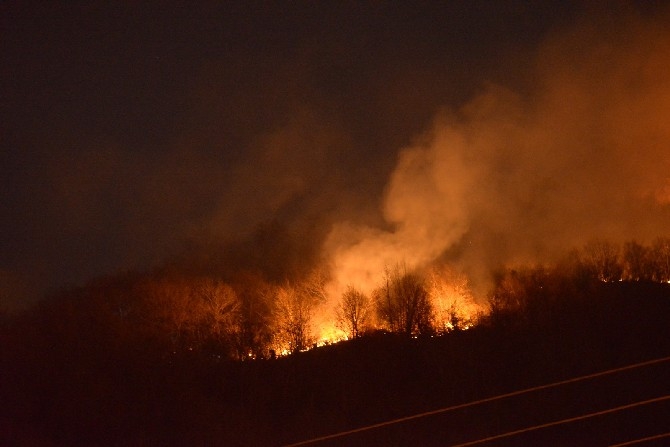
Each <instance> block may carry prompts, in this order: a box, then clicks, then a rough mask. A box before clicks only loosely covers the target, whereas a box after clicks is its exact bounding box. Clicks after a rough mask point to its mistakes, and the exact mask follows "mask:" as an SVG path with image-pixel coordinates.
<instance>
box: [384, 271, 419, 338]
mask: <svg viewBox="0 0 670 447" xmlns="http://www.w3.org/2000/svg"><path fill="white" fill-rule="evenodd" d="M373 295H374V299H375V304H376V309H377V315H378V318H379V320H380V321H381V322H382V323H383V324H384V325H385V326H386V328H387V329H388V330H390V331H392V332H400V333H403V334H405V335H415V334H425V333H429V332H431V331H432V325H431V317H432V308H431V305H430V301H429V299H428V292H427V290H426V287H425V284H424V282H423V280H422V279H421V278H420V277H419V276H418V275H417V274H416V273H410V272H408V271H407V268H406V267H405V266H402V267H401V266H400V265H396V266H395V267H393V268H387V269H386V271H385V273H384V278H383V280H382V284H381V286H380V287H378V288H377V289H376V290H375V291H374V293H373Z"/></svg>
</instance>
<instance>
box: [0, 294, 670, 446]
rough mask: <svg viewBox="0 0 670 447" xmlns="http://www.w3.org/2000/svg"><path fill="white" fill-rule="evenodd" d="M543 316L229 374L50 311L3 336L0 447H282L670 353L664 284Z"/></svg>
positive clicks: (380, 339)
mask: <svg viewBox="0 0 670 447" xmlns="http://www.w3.org/2000/svg"><path fill="white" fill-rule="evenodd" d="M540 314H541V315H543V317H541V318H540V317H537V318H532V319H531V318H528V316H529V315H531V313H529V311H528V310H527V309H526V310H524V311H521V310H520V311H517V313H512V314H508V315H506V316H505V318H501V317H500V318H496V317H491V318H490V319H489V320H487V321H485V322H483V323H481V324H480V325H478V326H476V327H474V328H472V329H470V330H467V331H456V332H452V333H450V334H447V335H444V336H441V337H435V338H431V337H424V338H421V337H420V338H408V337H404V336H400V335H393V334H384V333H381V332H378V333H373V334H368V335H366V336H364V337H361V338H359V339H356V340H352V341H349V342H342V343H338V344H335V345H331V346H325V347H322V348H318V349H312V350H310V351H307V352H303V353H298V354H294V355H291V356H287V357H282V358H278V359H276V360H257V361H246V362H232V361H222V360H217V359H215V358H212V357H208V356H204V355H200V354H195V353H193V354H192V355H189V354H188V353H184V354H182V355H174V356H169V357H164V356H157V355H154V353H152V351H151V350H150V349H149V348H150V346H133V345H128V344H126V343H124V340H121V339H118V338H116V339H107V338H105V337H103V336H101V335H100V334H99V333H96V331H94V330H93V326H94V322H93V323H91V324H92V326H91V327H89V328H86V327H81V326H80V327H79V328H80V330H82V332H78V333H76V334H70V335H71V337H70V338H68V337H65V336H63V335H62V334H67V331H57V330H55V329H54V328H49V327H47V325H48V324H51V325H57V324H59V322H58V321H57V320H56V321H54V318H50V317H53V315H54V314H53V310H52V313H51V315H48V314H47V315H45V314H44V312H40V311H35V312H33V313H32V314H30V315H26V316H23V317H22V318H20V319H17V320H16V321H13V322H10V323H8V324H7V325H5V327H4V328H3V331H2V350H3V352H2V356H1V360H0V361H1V363H0V367H1V371H2V376H3V380H2V385H0V399H1V400H2V402H4V403H5V404H4V405H3V406H2V409H1V410H0V433H2V444H3V445H37V446H41V445H222V446H223V445H283V444H287V443H291V442H297V441H301V440H306V439H310V438H313V437H318V436H322V435H327V434H330V433H336V432H340V431H345V430H350V429H353V428H357V427H362V426H366V425H369V424H374V423H378V422H383V421H387V420H392V419H395V418H401V417H404V416H409V415H412V414H416V413H421V412H425V411H430V410H434V409H439V408H442V407H446V406H449V405H454V404H460V403H466V402H470V401H473V400H477V399H481V398H485V397H490V396H495V395H498V394H502V393H507V392H510V391H515V390H520V389H525V388H529V387H533V386H537V385H542V384H546V383H551V382H555V381H559V380H563V379H568V378H571V377H576V376H580V375H585V374H590V373H594V372H598V371H604V370H608V369H610V368H616V367H620V366H624V365H627V364H632V363H635V362H641V361H645V360H649V359H654V358H661V357H665V356H668V355H670V337H668V335H669V334H668V327H667V321H669V318H670V285H668V284H656V283H647V282H630V283H628V282H623V283H597V284H594V285H592V286H591V287H590V288H589V289H588V293H586V292H585V293H584V294H583V295H581V296H579V297H568V298H566V299H564V300H562V301H560V302H559V303H558V304H556V303H554V304H553V305H552V306H547V308H546V309H544V310H543V312H541V313H540ZM540 314H537V315H540ZM60 323H61V324H63V325H66V326H67V325H68V324H67V323H66V322H60ZM86 330H88V331H89V332H86ZM54 334H61V339H58V338H55V337H54ZM74 341H76V343H74ZM667 372H668V368H667V367H661V368H657V369H656V370H651V371H648V372H647V373H646V374H651V376H650V377H647V378H646V379H645V380H642V379H639V378H638V379H636V380H630V381H627V380H624V381H623V382H618V383H617V385H616V387H615V388H612V386H613V385H612V384H610V385H609V386H604V385H599V386H595V387H593V388H586V389H584V390H581V391H579V390H578V391H579V393H588V394H587V395H586V396H585V397H584V399H585V400H586V401H589V402H599V404H598V405H604V404H605V402H609V401H612V402H615V401H616V402H619V403H621V402H623V401H631V402H632V401H635V400H636V399H638V398H640V399H641V398H643V397H647V398H648V397H655V396H661V395H663V394H667V393H668V391H669V390H668V384H667V380H665V379H667ZM579 393H577V394H574V393H573V394H570V393H566V394H562V393H559V394H558V395H554V396H553V397H548V396H544V398H543V399H541V400H540V403H538V402H536V403H534V404H530V403H528V402H516V403H514V404H513V405H512V407H511V408H512V409H513V410H512V409H510V408H507V409H504V408H501V409H498V410H496V407H491V408H488V409H485V410H482V412H479V413H478V412H473V413H466V415H464V416H462V424H461V425H458V424H457V425H455V426H453V427H452V426H449V427H451V429H450V431H449V433H451V435H450V436H452V438H451V439H453V442H456V440H460V441H459V442H462V441H464V440H467V439H477V437H481V436H488V435H491V431H492V430H494V429H495V427H497V426H499V427H501V429H502V428H503V427H509V425H507V424H508V422H505V418H506V417H509V415H510V414H514V418H516V420H517V422H518V421H523V420H528V421H530V420H533V418H532V417H531V416H532V415H534V414H536V413H537V412H538V405H540V407H541V411H542V412H543V413H544V414H546V416H547V417H549V418H550V416H551V415H554V414H555V415H557V417H558V415H563V416H565V415H574V413H573V412H571V410H573V409H575V408H576V406H577V403H576V401H575V400H574V399H572V400H571V398H570V396H572V397H573V398H574V396H576V395H579ZM638 400H639V399H638ZM594 406H597V405H596V404H595V403H594ZM665 408H666V409H667V405H666V407H665ZM659 411H660V410H659ZM657 413H658V412H656V413H654V412H653V411H652V415H653V414H657ZM468 414H469V416H468ZM505 415H507V416H505ZM514 418H513V419H514ZM646 420H650V417H649V415H647V417H646ZM656 422H657V424H662V423H664V422H659V421H656ZM652 423H653V418H652ZM421 424H423V426H422V425H421ZM426 424H427V425H426ZM440 424H441V425H439V426H441V427H444V424H443V423H440ZM666 424H667V423H666ZM617 426H619V427H620V426H621V422H620V421H619V422H618V423H617ZM624 426H625V425H624ZM459 427H460V428H459ZM472 427H478V428H475V429H474V430H473V428H472ZM609 428H611V427H609ZM609 428H608V427H607V426H606V427H601V428H600V429H599V430H600V431H602V430H608V429H609ZM661 428H663V427H660V426H658V425H657V426H654V427H651V428H650V430H652V429H653V430H659V429H661ZM665 429H666V431H667V429H668V427H667V425H666V427H665ZM399 430H400V431H401V432H402V430H403V429H399ZM408 430H409V429H408ZM435 430H436V426H431V425H430V423H429V422H425V423H418V426H414V428H412V429H411V430H410V431H409V432H407V433H411V436H410V437H409V438H408V437H407V433H405V435H402V434H398V433H396V434H394V435H393V439H395V441H394V442H396V445H409V444H410V443H411V442H410V441H411V440H412V439H414V440H416V439H421V440H422V442H423V443H424V444H426V443H427V444H430V443H435V444H441V445H444V443H445V442H447V441H448V440H447V439H446V438H445V437H444V436H446V435H444V433H442V432H439V433H441V434H438V432H436V431H435ZM459 430H460V431H461V434H460V435H459ZM431 433H432V434H433V435H434V436H432V435H431ZM466 434H467V436H468V438H467V439H464V438H463V436H466ZM623 435H625V433H624V434H623ZM366 436H372V438H370V437H368V438H351V439H343V440H340V441H338V443H337V444H332V445H342V444H345V445H346V443H347V442H350V443H351V444H350V445H359V444H357V443H359V442H362V443H364V444H369V443H371V442H372V443H375V442H374V441H373V440H375V439H377V440H378V441H380V443H381V444H386V445H388V444H387V443H386V442H383V441H382V439H384V438H383V436H388V433H387V434H386V435H384V434H383V433H381V432H380V433H374V432H371V433H369V434H368V435H366ZM403 436H404V437H403ZM417 436H418V438H417ZM436 438H437V439H436ZM511 445H514V444H511ZM557 445H562V444H561V443H560V442H559V444H557ZM572 445H574V444H572Z"/></svg>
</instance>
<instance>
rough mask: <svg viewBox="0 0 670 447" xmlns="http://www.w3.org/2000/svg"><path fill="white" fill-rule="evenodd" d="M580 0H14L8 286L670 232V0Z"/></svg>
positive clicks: (491, 250) (0, 118)
mask: <svg viewBox="0 0 670 447" xmlns="http://www.w3.org/2000/svg"><path fill="white" fill-rule="evenodd" d="M582 3H589V4H590V3H592V2H566V1H553V2H552V1H548V2H522V1H502V2H489V1H472V0H468V1H466V0H463V1H452V2H425V3H422V2H276V3H275V2H247V1H245V2H212V3H209V2H195V3H193V2H160V3H157V4H151V3H149V2H140V3H136V2H130V3H125V2H123V3H120V4H113V3H112V4H110V3H109V2H97V1H86V2H64V3H63V4H61V5H58V4H55V3H44V2H35V3H33V2H19V1H11V0H10V1H5V2H2V4H0V52H1V53H0V55H1V56H0V57H1V59H0V60H1V63H0V94H1V106H0V113H1V115H0V132H1V133H0V145H1V153H0V175H1V177H0V182H1V185H0V205H1V208H0V209H1V210H2V214H1V216H2V220H1V221H0V281H2V288H1V289H0V296H1V298H2V300H3V301H4V302H5V304H4V305H9V306H16V305H19V304H20V303H27V302H31V301H33V300H34V299H36V297H38V296H39V295H40V294H42V293H44V292H45V291H47V290H50V289H53V288H57V287H61V286H64V285H71V284H81V283H83V282H85V281H86V280H88V279H91V278H93V277H95V276H99V275H103V274H108V273H113V272H116V271H120V270H124V269H142V268H147V267H151V266H154V265H159V264H161V263H164V262H170V261H171V260H174V259H179V260H180V262H194V263H200V264H208V265H210V266H212V267H211V268H220V269H226V268H227V267H226V265H228V264H230V265H234V266H235V268H245V269H255V268H258V269H261V270H262V271H264V272H265V274H266V275H268V276H269V277H275V278H276V277H280V276H282V275H287V274H288V275H290V274H295V273H296V272H298V271H300V270H302V269H306V268H309V267H310V265H312V264H315V263H317V262H325V263H327V264H328V265H329V266H331V267H333V269H334V270H333V275H334V278H335V279H336V282H337V283H341V284H344V283H352V284H354V285H358V286H360V287H362V288H366V287H369V286H370V284H371V282H373V281H374V280H376V275H378V274H379V270H380V269H382V268H383V266H384V265H385V264H389V263H392V262H405V263H407V264H409V265H410V266H412V267H414V266H416V267H422V266H426V265H429V264H431V263H432V262H434V261H436V260H447V261H449V262H452V263H455V264H456V265H458V266H459V267H460V268H462V269H464V270H465V271H466V272H467V273H469V274H470V275H471V276H472V277H473V278H474V280H475V281H477V278H479V279H480V280H482V281H483V279H482V278H484V277H485V276H486V273H487V271H488V270H489V269H490V268H492V267H495V266H497V265H499V264H504V263H510V262H535V261H543V260H547V259H552V257H554V256H556V254H557V253H558V252H559V251H561V250H563V249H565V248H566V247H570V246H578V245H580V244H583V243H584V242H585V241H587V240H589V239H591V238H593V237H603V238H611V239H614V240H630V239H638V240H647V239H650V238H653V237H655V236H660V235H668V234H669V233H670V225H669V224H670V7H669V6H668V5H666V3H665V2H649V1H639V2H634V1H628V2H626V1H614V2H602V3H598V4H597V5H596V6H593V5H592V4H590V5H589V6H584V5H582ZM222 253H225V254H222Z"/></svg>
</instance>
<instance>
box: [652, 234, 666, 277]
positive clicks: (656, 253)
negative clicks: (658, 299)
mask: <svg viewBox="0 0 670 447" xmlns="http://www.w3.org/2000/svg"><path fill="white" fill-rule="evenodd" d="M651 258H652V263H653V266H654V267H653V269H654V274H653V279H654V280H655V281H658V282H670V238H667V237H659V238H657V239H656V240H655V241H654V243H653V244H652V248H651Z"/></svg>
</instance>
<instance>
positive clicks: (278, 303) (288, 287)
mask: <svg viewBox="0 0 670 447" xmlns="http://www.w3.org/2000/svg"><path fill="white" fill-rule="evenodd" d="M314 306H315V300H314V298H313V297H312V296H310V295H309V294H308V293H306V292H305V290H304V289H301V288H299V287H295V286H293V285H292V284H290V283H288V282H287V283H286V284H285V285H283V286H281V287H277V289H276V295H275V312H274V325H275V344H276V347H277V349H278V350H279V352H288V353H291V354H292V353H295V352H299V351H303V350H305V349H307V348H308V347H309V346H310V345H311V344H312V343H313V342H314V339H313V337H312V333H311V327H310V326H311V318H312V312H313V310H314Z"/></svg>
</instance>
